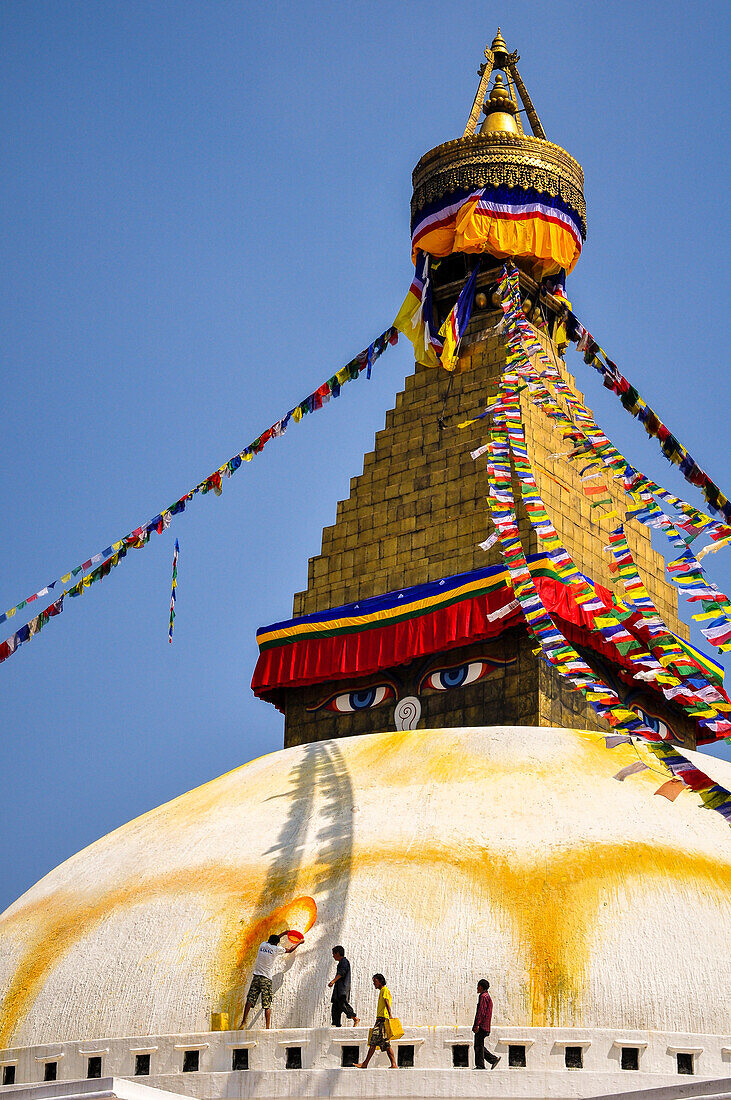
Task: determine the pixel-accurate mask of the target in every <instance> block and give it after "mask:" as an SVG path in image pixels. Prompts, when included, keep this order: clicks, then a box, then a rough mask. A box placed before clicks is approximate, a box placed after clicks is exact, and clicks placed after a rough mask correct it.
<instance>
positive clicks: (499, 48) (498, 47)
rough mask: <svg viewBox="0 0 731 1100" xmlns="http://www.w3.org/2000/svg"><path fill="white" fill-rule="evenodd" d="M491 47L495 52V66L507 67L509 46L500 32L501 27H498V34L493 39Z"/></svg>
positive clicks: (499, 67)
mask: <svg viewBox="0 0 731 1100" xmlns="http://www.w3.org/2000/svg"><path fill="white" fill-rule="evenodd" d="M490 49H491V50H492V53H493V58H494V60H493V66H494V67H495V68H496V69H503V70H504V69H505V62H506V59H507V56H508V47H507V46H506V45H505V39H504V38H503V36H502V34H501V33H500V28H499V27H498V29H497V34H496V35H495V37H494V38H493V40H492V46H490Z"/></svg>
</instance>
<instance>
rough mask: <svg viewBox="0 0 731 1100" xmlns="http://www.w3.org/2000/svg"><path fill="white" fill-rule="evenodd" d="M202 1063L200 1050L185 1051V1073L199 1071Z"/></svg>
mask: <svg viewBox="0 0 731 1100" xmlns="http://www.w3.org/2000/svg"><path fill="white" fill-rule="evenodd" d="M200 1064H201V1052H200V1051H199V1050H184V1051H183V1073H197V1072H198V1067H199V1066H200Z"/></svg>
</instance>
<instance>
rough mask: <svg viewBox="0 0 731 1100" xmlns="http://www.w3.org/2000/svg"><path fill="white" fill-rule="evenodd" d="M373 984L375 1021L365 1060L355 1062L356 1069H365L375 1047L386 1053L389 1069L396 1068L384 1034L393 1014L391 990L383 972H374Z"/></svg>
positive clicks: (389, 1045) (369, 1037)
mask: <svg viewBox="0 0 731 1100" xmlns="http://www.w3.org/2000/svg"><path fill="white" fill-rule="evenodd" d="M373 984H374V986H375V987H376V989H377V990H378V1006H377V1008H376V1022H375V1025H374V1026H373V1027H372V1028H371V1032H370V1035H369V1036H368V1053H367V1054H366V1057H365V1061H364V1062H356V1066H357V1068H358V1069H365V1068H366V1067H367V1065H368V1063H369V1062H370V1060H371V1058H372V1057H373V1055H374V1054H375V1051H376V1047H377V1048H378V1049H379V1050H382V1051H383V1052H384V1053H385V1054H387V1055H388V1057H389V1059H390V1062H391V1069H396V1068H397V1067H396V1059H395V1058H394V1056H393V1051H392V1050H391V1044H390V1043H389V1041H388V1036H387V1035H386V1020H387V1019H388V1020H390V1019H391V1017H392V1016H393V1012H392V1011H391V991H390V989H389V988H388V986H387V985H386V979H385V978H384V976H383V974H374V975H373Z"/></svg>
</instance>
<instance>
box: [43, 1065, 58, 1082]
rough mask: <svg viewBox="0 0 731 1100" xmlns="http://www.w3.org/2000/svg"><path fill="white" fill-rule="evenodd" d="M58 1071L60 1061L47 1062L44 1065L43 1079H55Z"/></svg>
mask: <svg viewBox="0 0 731 1100" xmlns="http://www.w3.org/2000/svg"><path fill="white" fill-rule="evenodd" d="M57 1072H58V1062H46V1064H45V1065H44V1067H43V1080H44V1081H55V1080H56V1074H57Z"/></svg>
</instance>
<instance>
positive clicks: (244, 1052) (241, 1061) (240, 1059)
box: [231, 1047, 249, 1069]
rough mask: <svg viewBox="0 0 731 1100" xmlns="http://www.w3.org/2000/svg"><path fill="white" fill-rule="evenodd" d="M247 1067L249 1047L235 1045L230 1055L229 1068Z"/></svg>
mask: <svg viewBox="0 0 731 1100" xmlns="http://www.w3.org/2000/svg"><path fill="white" fill-rule="evenodd" d="M248 1068H249V1048H248V1047H236V1048H235V1049H234V1051H233V1054H232V1057H231V1069H248Z"/></svg>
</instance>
